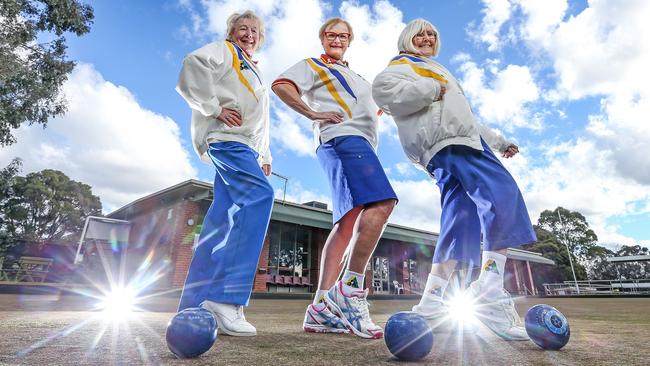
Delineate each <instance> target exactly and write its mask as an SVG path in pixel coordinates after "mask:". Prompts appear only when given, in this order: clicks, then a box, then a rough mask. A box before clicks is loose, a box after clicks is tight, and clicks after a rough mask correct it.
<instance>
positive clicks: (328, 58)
mask: <svg viewBox="0 0 650 366" xmlns="http://www.w3.org/2000/svg"><path fill="white" fill-rule="evenodd" d="M320 59H321V60H322V61H323V62H325V63H328V64H339V65H344V66H348V62H347V61H342V60H337V59H335V58H334V57H331V56H328V55H326V54H324V53H323V54H322V55H320Z"/></svg>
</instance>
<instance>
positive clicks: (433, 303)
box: [412, 292, 448, 332]
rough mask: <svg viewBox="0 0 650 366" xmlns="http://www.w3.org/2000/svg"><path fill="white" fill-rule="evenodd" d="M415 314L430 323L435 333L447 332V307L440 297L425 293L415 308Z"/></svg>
mask: <svg viewBox="0 0 650 366" xmlns="http://www.w3.org/2000/svg"><path fill="white" fill-rule="evenodd" d="M412 310H413V312H415V313H418V314H420V315H422V317H424V319H426V320H427V322H429V325H430V326H431V329H433V331H434V332H438V331H442V330H446V328H447V327H446V325H447V324H446V323H448V316H447V315H448V311H447V306H445V303H444V302H443V300H442V298H441V297H440V296H436V295H434V294H430V293H428V292H425V293H423V294H422V298H421V299H420V303H419V304H417V305H415V306H413V309H412Z"/></svg>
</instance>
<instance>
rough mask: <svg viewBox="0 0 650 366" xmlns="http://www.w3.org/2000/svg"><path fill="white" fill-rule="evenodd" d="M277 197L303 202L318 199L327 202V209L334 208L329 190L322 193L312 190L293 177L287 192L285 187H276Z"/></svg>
mask: <svg viewBox="0 0 650 366" xmlns="http://www.w3.org/2000/svg"><path fill="white" fill-rule="evenodd" d="M275 198H276V199H279V200H282V199H284V200H285V201H287V202H294V203H301V204H302V203H306V202H311V201H318V202H322V203H325V204H327V209H328V210H332V199H331V197H330V196H329V192H328V194H322V193H319V192H313V191H310V190H308V189H305V188H304V186H303V183H302V182H301V181H300V180H293V179H291V178H290V179H289V180H288V181H287V190H286V192H285V191H284V188H276V189H275Z"/></svg>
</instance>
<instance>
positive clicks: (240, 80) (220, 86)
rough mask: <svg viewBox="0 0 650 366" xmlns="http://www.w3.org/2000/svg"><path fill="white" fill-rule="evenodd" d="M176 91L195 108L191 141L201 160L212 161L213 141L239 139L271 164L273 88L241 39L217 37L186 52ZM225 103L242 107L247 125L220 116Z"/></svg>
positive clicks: (243, 122)
mask: <svg viewBox="0 0 650 366" xmlns="http://www.w3.org/2000/svg"><path fill="white" fill-rule="evenodd" d="M176 91H178V93H179V94H180V95H181V96H182V97H183V98H184V99H185V101H187V104H189V106H190V108H192V142H193V144H194V149H195V150H196V152H197V154H198V155H199V156H200V157H201V160H203V161H205V162H206V163H208V164H212V161H211V160H210V157H209V156H208V155H207V150H208V144H210V143H212V142H222V141H236V142H241V143H243V144H246V145H248V146H249V147H250V148H252V149H253V150H255V151H256V152H257V153H259V158H258V162H259V164H260V165H264V164H271V161H272V158H271V151H270V149H269V95H268V90H267V88H266V87H265V86H264V82H263V80H262V78H261V74H260V71H259V69H258V68H257V66H256V65H255V63H254V62H253V61H252V60H251V59H250V58H248V56H247V55H246V54H245V53H244V52H243V51H242V50H241V49H240V48H239V47H238V46H237V45H236V44H234V43H232V42H229V41H222V42H214V43H210V44H208V45H205V46H203V47H201V48H199V49H198V50H196V51H193V52H192V53H190V54H189V55H187V57H185V60H183V69H182V70H181V74H180V76H179V79H178V85H177V86H176ZM223 108H229V109H233V110H236V111H237V112H239V115H240V116H241V121H242V125H241V126H239V127H232V128H231V127H228V126H227V125H226V124H224V123H223V122H221V121H220V120H218V119H217V116H218V115H219V114H220V113H221V110H222V109H223Z"/></svg>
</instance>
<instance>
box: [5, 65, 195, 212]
mask: <svg viewBox="0 0 650 366" xmlns="http://www.w3.org/2000/svg"><path fill="white" fill-rule="evenodd" d="M64 93H65V95H66V97H67V100H68V103H69V105H68V112H67V113H66V114H65V116H64V117H61V118H56V119H53V120H50V121H49V122H48V126H47V128H46V129H42V128H40V127H38V126H25V127H22V128H20V129H19V130H17V133H16V134H17V138H18V143H17V144H15V145H12V146H10V147H6V148H3V149H2V150H0V165H3V164H4V165H6V164H7V163H8V161H10V160H11V159H12V158H13V157H16V156H18V157H20V158H22V159H23V161H24V165H23V171H22V174H26V173H29V172H32V171H39V170H42V169H57V170H61V171H63V172H64V173H65V174H66V175H68V176H69V177H70V178H71V179H74V180H77V181H81V182H84V183H86V184H89V185H91V186H92V189H93V193H94V194H96V195H99V196H100V198H101V200H102V204H103V206H104V210H105V211H111V210H113V209H116V208H118V207H120V206H122V205H124V204H126V203H128V202H130V201H132V200H135V199H137V198H140V197H142V196H144V195H147V194H149V193H151V192H153V191H156V190H159V189H162V188H165V187H168V186H170V185H173V184H176V183H178V182H180V181H183V180H187V179H190V178H193V177H195V176H196V169H195V168H194V167H192V165H191V164H190V159H189V156H188V152H187V151H186V150H185V149H184V148H183V146H182V143H181V139H180V131H179V128H178V125H177V124H176V123H175V122H174V121H173V120H171V119H170V118H169V117H165V116H161V115H159V114H156V113H154V112H152V111H149V110H147V109H144V108H143V107H141V106H140V105H139V104H138V101H137V100H136V99H135V97H134V96H133V95H132V94H131V93H130V92H129V90H127V89H126V88H124V87H122V86H118V85H115V84H113V83H111V82H109V81H106V80H104V78H103V77H102V75H101V74H99V73H98V72H97V71H96V70H95V69H94V68H93V67H92V65H88V64H80V65H78V66H77V67H76V68H75V70H74V71H73V73H72V74H71V75H70V78H69V80H68V81H67V82H66V83H65V85H64ZM4 165H3V166H4Z"/></svg>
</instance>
